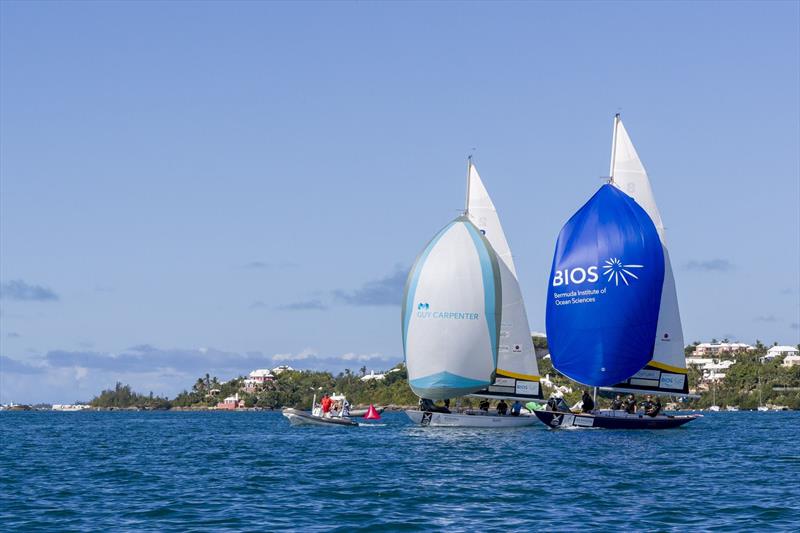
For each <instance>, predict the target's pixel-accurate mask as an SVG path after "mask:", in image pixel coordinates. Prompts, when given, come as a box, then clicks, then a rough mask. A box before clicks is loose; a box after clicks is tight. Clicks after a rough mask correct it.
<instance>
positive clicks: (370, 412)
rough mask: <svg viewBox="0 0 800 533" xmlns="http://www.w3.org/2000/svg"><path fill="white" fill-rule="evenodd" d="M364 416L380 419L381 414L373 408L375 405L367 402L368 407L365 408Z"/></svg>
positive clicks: (370, 418) (368, 418) (369, 418)
mask: <svg viewBox="0 0 800 533" xmlns="http://www.w3.org/2000/svg"><path fill="white" fill-rule="evenodd" d="M364 418H366V419H367V420H380V419H381V415H380V414H378V411H376V410H375V406H374V405H372V404H369V409H367V414H365V415H364Z"/></svg>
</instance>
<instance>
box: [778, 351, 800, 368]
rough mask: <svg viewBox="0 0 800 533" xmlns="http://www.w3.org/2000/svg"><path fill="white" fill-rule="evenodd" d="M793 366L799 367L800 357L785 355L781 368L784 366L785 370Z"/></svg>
mask: <svg viewBox="0 0 800 533" xmlns="http://www.w3.org/2000/svg"><path fill="white" fill-rule="evenodd" d="M795 365H800V355H797V354H794V355H787V356H786V357H784V358H783V363H781V366H785V367H787V368H788V367H790V366H795Z"/></svg>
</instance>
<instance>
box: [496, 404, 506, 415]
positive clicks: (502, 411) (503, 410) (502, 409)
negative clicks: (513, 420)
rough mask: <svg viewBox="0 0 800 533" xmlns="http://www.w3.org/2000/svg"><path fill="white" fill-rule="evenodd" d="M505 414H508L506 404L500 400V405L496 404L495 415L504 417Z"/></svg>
mask: <svg viewBox="0 0 800 533" xmlns="http://www.w3.org/2000/svg"><path fill="white" fill-rule="evenodd" d="M506 413H508V404H507V403H506V401H505V400H500V403H498V404H497V414H498V415H500V416H506Z"/></svg>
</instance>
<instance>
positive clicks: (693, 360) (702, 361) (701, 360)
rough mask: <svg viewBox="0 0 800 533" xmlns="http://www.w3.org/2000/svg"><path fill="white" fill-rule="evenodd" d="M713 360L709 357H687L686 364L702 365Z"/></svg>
mask: <svg viewBox="0 0 800 533" xmlns="http://www.w3.org/2000/svg"><path fill="white" fill-rule="evenodd" d="M713 362H714V360H713V359H712V358H710V357H687V358H686V364H687V365H694V366H703V365H708V364H710V363H713Z"/></svg>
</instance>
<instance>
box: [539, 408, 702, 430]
mask: <svg viewBox="0 0 800 533" xmlns="http://www.w3.org/2000/svg"><path fill="white" fill-rule="evenodd" d="M534 414H535V415H536V418H537V419H539V421H540V422H542V423H543V424H544V425H546V426H547V427H549V428H552V429H559V428H567V427H579V428H603V429H671V428H676V427H679V426H682V425H684V424H688V423H689V422H691V421H692V420H696V419H698V418H700V417H701V416H702V415H675V416H672V415H658V416H655V417H652V416H647V415H643V414H641V415H636V414H634V415H630V414H627V413H624V412H619V411H605V412H602V411H601V412H598V413H591V414H590V413H564V412H561V411H534Z"/></svg>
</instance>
